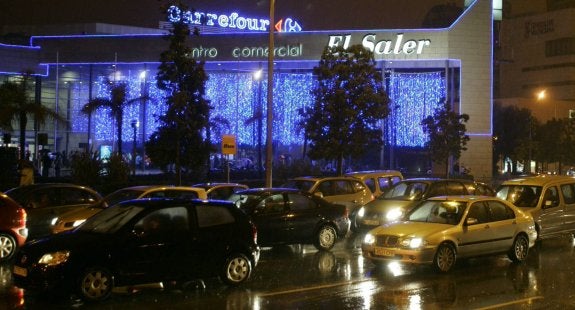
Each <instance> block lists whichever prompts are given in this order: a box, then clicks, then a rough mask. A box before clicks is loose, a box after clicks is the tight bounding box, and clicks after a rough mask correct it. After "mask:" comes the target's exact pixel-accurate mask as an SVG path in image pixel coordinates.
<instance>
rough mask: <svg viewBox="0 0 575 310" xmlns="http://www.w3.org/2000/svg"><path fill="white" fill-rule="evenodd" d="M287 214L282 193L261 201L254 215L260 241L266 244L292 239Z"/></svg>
mask: <svg viewBox="0 0 575 310" xmlns="http://www.w3.org/2000/svg"><path fill="white" fill-rule="evenodd" d="M287 216H288V211H287V209H286V203H285V200H284V196H283V195H282V194H274V195H270V196H268V197H266V198H264V199H263V200H262V201H260V202H259V203H258V205H257V206H256V208H255V210H254V213H253V216H252V219H253V220H254V223H255V225H256V227H257V229H258V242H261V244H264V245H265V244H275V243H285V242H287V240H289V239H290V238H289V237H290V228H289V226H287V225H286V218H287Z"/></svg>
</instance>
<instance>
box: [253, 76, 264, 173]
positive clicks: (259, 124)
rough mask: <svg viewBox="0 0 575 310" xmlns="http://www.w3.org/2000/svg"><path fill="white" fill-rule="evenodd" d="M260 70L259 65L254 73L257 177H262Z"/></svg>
mask: <svg viewBox="0 0 575 310" xmlns="http://www.w3.org/2000/svg"><path fill="white" fill-rule="evenodd" d="M262 74H263V73H262V69H261V65H260V69H259V70H258V71H256V72H254V79H255V80H256V81H258V96H257V103H256V107H255V115H256V117H257V126H258V161H257V165H258V177H259V178H261V177H262V130H263V128H262V123H263V117H264V116H263V113H262V81H261V79H262Z"/></svg>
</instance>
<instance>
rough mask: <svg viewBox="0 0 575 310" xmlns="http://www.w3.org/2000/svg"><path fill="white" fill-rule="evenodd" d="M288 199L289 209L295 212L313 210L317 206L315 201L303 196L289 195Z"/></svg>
mask: <svg viewBox="0 0 575 310" xmlns="http://www.w3.org/2000/svg"><path fill="white" fill-rule="evenodd" d="M287 197H288V205H289V208H290V210H293V211H297V210H308V209H313V208H315V207H316V206H317V204H316V202H315V201H313V200H311V199H310V198H308V197H306V196H303V195H299V194H293V193H289V194H287Z"/></svg>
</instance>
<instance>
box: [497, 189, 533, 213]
mask: <svg viewBox="0 0 575 310" xmlns="http://www.w3.org/2000/svg"><path fill="white" fill-rule="evenodd" d="M541 192H542V188H541V186H530V185H502V186H501V187H500V188H499V189H498V190H497V198H501V199H504V200H507V201H509V202H511V203H513V204H514V205H515V206H517V207H520V208H535V207H537V203H538V202H539V197H541Z"/></svg>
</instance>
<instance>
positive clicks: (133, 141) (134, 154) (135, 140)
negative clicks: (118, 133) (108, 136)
mask: <svg viewBox="0 0 575 310" xmlns="http://www.w3.org/2000/svg"><path fill="white" fill-rule="evenodd" d="M130 125H132V129H133V130H134V136H133V137H132V175H136V142H137V135H138V127H139V126H140V122H138V121H137V120H135V119H133V120H132V122H131V123H130Z"/></svg>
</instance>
